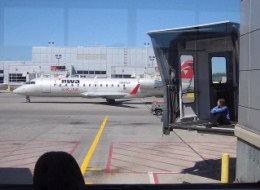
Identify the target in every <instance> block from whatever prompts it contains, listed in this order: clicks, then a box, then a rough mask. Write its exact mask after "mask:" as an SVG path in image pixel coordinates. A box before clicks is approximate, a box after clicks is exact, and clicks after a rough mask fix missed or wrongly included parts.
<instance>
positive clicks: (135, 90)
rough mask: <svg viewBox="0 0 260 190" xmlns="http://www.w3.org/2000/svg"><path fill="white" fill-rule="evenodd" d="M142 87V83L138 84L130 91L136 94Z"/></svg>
mask: <svg viewBox="0 0 260 190" xmlns="http://www.w3.org/2000/svg"><path fill="white" fill-rule="evenodd" d="M139 87H140V84H138V85H136V87H135V88H134V89H133V90H132V92H130V94H131V95H135V94H136V93H137V91H138V89H139Z"/></svg>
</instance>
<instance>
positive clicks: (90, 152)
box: [80, 116, 108, 175]
mask: <svg viewBox="0 0 260 190" xmlns="http://www.w3.org/2000/svg"><path fill="white" fill-rule="evenodd" d="M107 119H108V116H106V117H105V118H104V120H103V122H102V124H101V126H100V128H99V130H98V132H97V135H96V137H95V139H94V141H93V142H92V145H91V147H90V149H89V150H88V153H87V154H86V156H85V158H84V160H83V162H82V164H81V166H80V170H81V173H82V174H83V175H84V174H85V172H86V171H87V168H88V164H89V162H90V160H91V158H92V155H93V153H94V151H95V149H96V146H97V144H98V141H99V139H100V136H101V134H102V132H103V130H104V128H105V126H106V123H107Z"/></svg>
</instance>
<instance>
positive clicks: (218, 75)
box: [211, 57, 227, 84]
mask: <svg viewBox="0 0 260 190" xmlns="http://www.w3.org/2000/svg"><path fill="white" fill-rule="evenodd" d="M211 79H212V80H211V81H212V84H225V83H227V60H226V58H225V57H212V58H211Z"/></svg>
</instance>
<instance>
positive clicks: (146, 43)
mask: <svg viewBox="0 0 260 190" xmlns="http://www.w3.org/2000/svg"><path fill="white" fill-rule="evenodd" d="M149 45H150V43H149V42H144V47H145V48H146V56H145V62H146V63H145V64H146V65H145V71H146V73H147V64H148V63H147V62H148V46H149Z"/></svg>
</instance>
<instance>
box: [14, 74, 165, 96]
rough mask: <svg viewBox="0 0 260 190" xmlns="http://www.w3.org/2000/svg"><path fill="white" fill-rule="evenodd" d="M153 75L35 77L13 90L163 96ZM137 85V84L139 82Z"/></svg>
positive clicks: (40, 93) (44, 93) (33, 93)
mask: <svg viewBox="0 0 260 190" xmlns="http://www.w3.org/2000/svg"><path fill="white" fill-rule="evenodd" d="M156 82H157V83H158V81H155V80H154V79H108V78H106V79H102V78H93V79H89V78H70V77H68V78H66V77H64V78H38V79H34V80H32V81H30V82H27V83H26V84H24V85H22V86H20V87H18V88H17V89H15V90H14V93H17V94H21V95H25V96H42V97H86V98H96V97H101V98H106V99H122V98H137V97H149V96H163V90H162V86H161V85H157V84H156ZM138 85H139V86H140V88H139V86H138Z"/></svg>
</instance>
